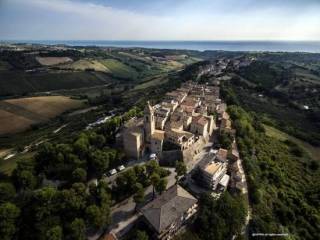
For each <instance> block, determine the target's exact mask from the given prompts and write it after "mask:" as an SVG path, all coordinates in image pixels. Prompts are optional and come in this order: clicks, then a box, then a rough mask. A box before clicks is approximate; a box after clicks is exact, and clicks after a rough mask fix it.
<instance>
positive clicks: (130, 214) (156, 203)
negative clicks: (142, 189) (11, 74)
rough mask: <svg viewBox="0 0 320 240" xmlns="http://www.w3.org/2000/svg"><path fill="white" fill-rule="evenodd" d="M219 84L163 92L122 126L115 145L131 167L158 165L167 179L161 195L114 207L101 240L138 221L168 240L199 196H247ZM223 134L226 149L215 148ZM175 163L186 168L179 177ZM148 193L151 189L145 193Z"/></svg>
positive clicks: (192, 83) (183, 223)
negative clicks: (227, 140)
mask: <svg viewBox="0 0 320 240" xmlns="http://www.w3.org/2000/svg"><path fill="white" fill-rule="evenodd" d="M211 70H212V69H209V71H211ZM206 71H208V70H206ZM219 84H220V82H219V80H215V81H213V82H212V83H210V84H209V83H206V84H199V83H197V82H196V81H188V82H185V83H183V84H182V85H181V86H180V88H178V89H176V90H174V91H171V92H168V93H166V94H165V96H164V98H163V100H162V102H161V103H158V104H155V105H153V104H152V103H151V102H147V104H146V106H145V109H144V112H143V117H141V118H136V117H135V118H132V119H131V120H129V121H128V122H127V123H126V124H125V125H124V126H123V128H122V129H121V132H120V134H118V135H117V142H118V144H119V145H120V146H122V147H123V149H124V151H125V153H126V155H127V156H129V157H130V158H131V159H135V161H136V164H141V163H143V162H148V161H157V162H158V163H159V164H160V166H163V167H164V168H165V169H168V170H169V171H170V175H169V176H168V177H167V179H168V184H167V186H166V188H167V190H166V191H164V192H163V193H162V194H159V195H157V196H155V197H154V196H153V197H149V198H146V200H145V201H144V203H142V204H140V205H139V206H138V207H137V206H136V204H135V202H134V201H133V199H132V198H131V199H129V200H128V201H125V202H124V203H120V204H119V205H116V206H114V207H113V211H112V220H113V224H112V226H111V227H110V228H109V231H108V233H107V234H106V235H105V236H104V239H123V238H124V236H125V235H126V234H127V233H128V232H129V231H130V229H132V228H133V227H134V226H135V225H136V224H137V223H139V222H143V223H144V224H146V226H148V228H149V230H150V231H152V233H153V234H152V236H153V238H154V239H161V240H162V239H163V240H164V239H173V237H174V236H175V235H176V234H177V233H179V232H181V231H183V229H184V228H185V226H187V225H188V223H191V222H192V221H193V219H194V217H195V216H196V213H197V210H198V199H199V197H200V195H201V194H202V193H208V192H209V193H210V194H211V196H212V197H213V198H215V199H218V198H219V197H220V195H221V194H222V193H223V192H224V191H226V189H228V190H229V191H230V192H233V193H235V194H247V183H246V177H245V174H244V171H243V167H242V161H241V159H240V157H239V152H238V149H237V143H236V141H235V134H236V132H235V130H234V129H233V128H232V123H231V119H230V116H229V114H228V113H227V105H226V103H224V102H223V100H222V99H221V98H220V88H219ZM222 135H223V136H224V137H226V136H227V137H229V138H230V146H228V147H227V148H223V147H222V146H221V144H220V143H219V139H220V138H221V136H222ZM176 162H182V163H183V164H184V165H185V167H186V172H185V174H184V176H177V175H176V174H177V173H176V171H175V168H174V166H175V164H176ZM114 171H116V170H115V169H114ZM112 174H114V172H111V175H112ZM111 178H112V176H111ZM151 192H152V187H151V186H150V187H149V188H148V189H146V194H149V195H151ZM123 212H126V214H123Z"/></svg>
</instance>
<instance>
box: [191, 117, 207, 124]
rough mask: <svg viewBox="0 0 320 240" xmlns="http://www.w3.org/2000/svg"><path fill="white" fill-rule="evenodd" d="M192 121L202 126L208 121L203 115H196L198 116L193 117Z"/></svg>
mask: <svg viewBox="0 0 320 240" xmlns="http://www.w3.org/2000/svg"><path fill="white" fill-rule="evenodd" d="M192 122H194V123H197V124H199V125H202V126H204V125H206V124H207V123H208V120H207V119H206V118H205V117H203V116H198V117H193V119H192Z"/></svg>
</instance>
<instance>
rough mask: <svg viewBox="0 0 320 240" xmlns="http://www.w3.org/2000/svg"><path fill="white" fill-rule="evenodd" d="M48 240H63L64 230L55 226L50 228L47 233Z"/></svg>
mask: <svg viewBox="0 0 320 240" xmlns="http://www.w3.org/2000/svg"><path fill="white" fill-rule="evenodd" d="M46 239H47V240H61V239H62V228H61V227H60V226H55V227H52V228H50V229H49V230H48V231H47V233H46Z"/></svg>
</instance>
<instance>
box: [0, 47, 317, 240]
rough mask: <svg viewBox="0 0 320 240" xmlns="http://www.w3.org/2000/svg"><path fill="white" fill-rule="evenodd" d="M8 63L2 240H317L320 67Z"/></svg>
mask: <svg viewBox="0 0 320 240" xmlns="http://www.w3.org/2000/svg"><path fill="white" fill-rule="evenodd" d="M0 51H1V55H0V85H1V88H0V95H1V101H0V111H1V114H0V115H1V118H0V122H1V124H0V136H1V137H0V178H1V182H0V192H1V194H0V195H1V196H0V225H1V226H4V227H3V228H0V236H1V237H2V236H5V237H4V239H11V238H13V239H24V240H34V239H46V240H47V239H50V240H56V239H59V240H62V239H67V240H69V239H70V240H71V239H81V240H83V239H89V240H105V239H108V240H109V239H124V240H146V239H149V240H151V239H163V240H164V239H174V240H181V239H185V238H188V239H189V240H199V239H203V240H211V239H218V240H223V239H243V238H245V239H251V238H256V236H255V234H257V233H268V232H274V233H279V234H287V235H288V234H290V236H291V235H292V236H293V237H294V238H295V239H301V238H299V236H303V237H305V239H308V240H309V239H310V240H313V239H318V237H317V234H318V233H319V232H320V231H318V229H317V226H318V225H319V224H317V223H318V222H317V221H318V220H317V219H318V218H317V216H318V215H317V214H318V209H319V208H318V207H317V206H318V204H319V202H318V197H317V196H318V192H319V184H318V182H319V176H320V175H319V173H320V171H319V169H320V168H319V163H318V160H319V154H318V153H319V147H318V146H319V139H320V138H319V131H318V129H319V124H318V123H319V121H318V120H319V99H318V95H317V94H316V93H317V92H319V91H320V89H319V79H320V78H319V76H320V75H319V66H320V65H319V64H318V62H317V59H319V55H318V54H304V53H264V52H252V53H249V52H223V51H204V52H198V51H189V50H159V49H143V48H109V47H101V48H100V47H83V46H75V47H70V46H66V45H61V46H60V45H54V46H50V45H34V44H8V45H2V46H0ZM302 209H303V210H302ZM310 216H311V217H310ZM8 219H9V221H8ZM56 236H58V237H56ZM59 236H60V237H59ZM51 237H53V239H51Z"/></svg>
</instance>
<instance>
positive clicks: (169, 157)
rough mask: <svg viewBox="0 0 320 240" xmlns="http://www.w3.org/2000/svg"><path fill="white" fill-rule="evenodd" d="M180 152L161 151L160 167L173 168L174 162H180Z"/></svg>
mask: <svg viewBox="0 0 320 240" xmlns="http://www.w3.org/2000/svg"><path fill="white" fill-rule="evenodd" d="M182 157H183V156H182V151H181V150H170V151H163V152H162V154H161V158H160V165H162V166H174V164H175V161H177V160H182Z"/></svg>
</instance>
